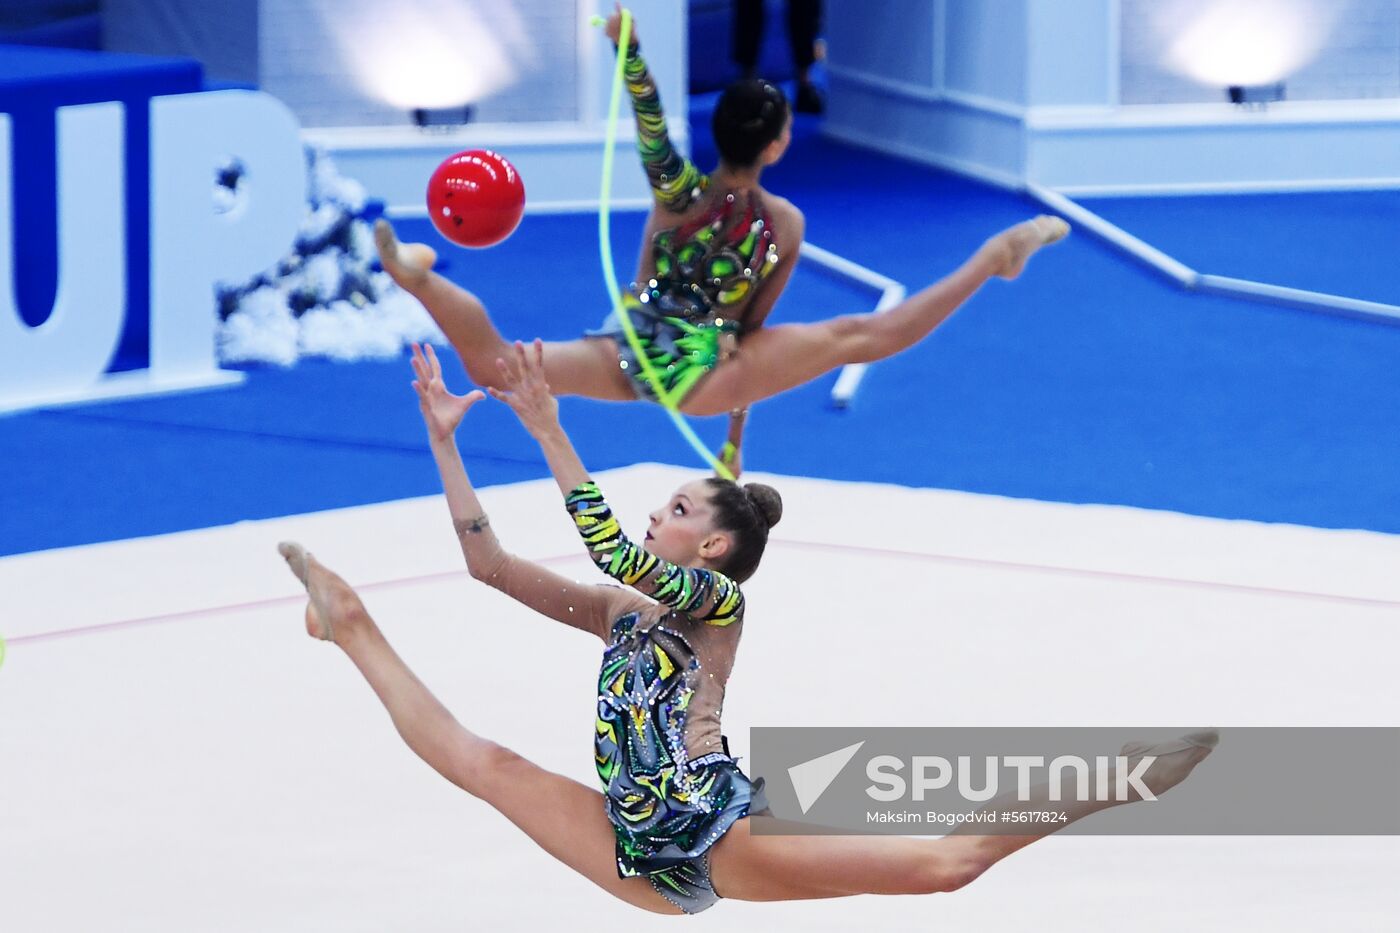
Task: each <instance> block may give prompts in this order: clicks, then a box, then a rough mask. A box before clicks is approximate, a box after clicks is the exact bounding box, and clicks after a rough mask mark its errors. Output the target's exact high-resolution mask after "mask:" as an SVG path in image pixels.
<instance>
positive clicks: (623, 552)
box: [564, 481, 744, 625]
mask: <svg viewBox="0 0 1400 933" xmlns="http://www.w3.org/2000/svg"><path fill="white" fill-rule="evenodd" d="M564 504H565V505H566V506H567V508H568V510H569V514H570V515H572V516H573V519H574V526H575V527H576V528H577V529H578V533H579V535H580V536H581V537H582V538H583V543H584V545H585V546H586V547H587V548H588V556H589V557H591V558H593V562H594V563H595V564H597V565H598V567H599V569H600V570H602V571H603V572H604V573H606V574H607V575H608V576H610V577H612V578H613V579H614V580H617V581H619V582H621V583H625V584H626V585H627V586H630V587H632V588H633V589H635V590H637V591H638V592H640V593H644V594H646V595H647V596H650V597H651V598H652V599H654V600H656V601H657V602H659V603H661V604H662V605H665V606H669V607H670V608H672V609H675V610H676V611H678V612H682V613H684V614H686V615H688V616H690V617H691V618H692V619H697V620H699V621H701V622H707V623H709V624H710V625H729V624H731V623H733V622H737V621H739V620H740V619H741V618H743V615H744V594H743V593H741V592H740V591H739V584H737V583H735V582H734V581H733V580H731V579H729V577H726V576H725V575H724V574H722V573H719V572H717V571H714V570H700V569H693V568H689V567H680V566H677V565H676V564H673V563H671V562H669V561H665V560H662V559H661V558H659V557H657V556H656V555H655V554H651V553H649V552H648V551H646V550H643V549H642V548H640V547H638V546H637V545H635V544H633V543H632V542H631V541H629V540H628V539H627V536H626V535H624V534H623V533H622V528H621V527H620V526H619V525H618V523H617V519H616V518H614V517H613V514H612V509H610V508H608V504H607V502H605V501H604V500H603V494H602V493H601V492H599V490H598V486H597V484H596V483H593V482H592V481H589V482H586V483H581V484H579V485H578V486H575V487H574V488H573V489H572V490H571V491H570V492H569V494H568V495H567V496H565V497H564Z"/></svg>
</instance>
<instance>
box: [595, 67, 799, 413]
mask: <svg viewBox="0 0 1400 933" xmlns="http://www.w3.org/2000/svg"><path fill="white" fill-rule="evenodd" d="M625 72H626V78H627V89H628V91H629V93H630V94H631V96H632V108H633V110H634V111H635V113H636V115H637V146H638V149H639V150H640V151H641V156H642V164H643V166H644V167H645V168H646V173H647V178H648V179H649V181H650V183H651V188H652V192H653V193H654V194H655V196H656V200H657V203H658V204H659V205H660V206H661V207H663V208H665V209H666V210H668V211H672V212H674V213H677V214H680V213H685V212H686V211H687V210H689V209H690V208H691V207H692V206H694V205H695V204H696V203H697V202H703V203H705V205H706V209H705V211H704V212H703V213H701V214H700V215H699V216H697V217H696V218H694V219H693V220H689V221H687V222H685V223H683V224H681V225H679V226H676V227H672V228H669V229H665V230H661V231H659V232H658V233H657V234H656V235H655V236H654V237H653V238H652V242H651V256H652V260H653V263H654V265H655V272H654V274H653V275H652V277H651V278H649V279H648V280H647V281H645V282H634V283H632V285H631V286H630V287H629V289H627V290H626V291H625V292H624V293H623V295H622V296H621V300H622V305H623V309H624V310H625V312H626V313H627V315H628V318H629V320H630V321H631V323H632V327H633V329H634V330H635V331H636V332H637V336H638V338H639V339H640V342H641V345H642V349H643V350H644V352H645V353H646V356H647V359H648V361H649V362H650V363H651V365H652V369H653V371H654V372H655V373H656V375H657V376H658V377H659V380H660V382H661V386H662V390H663V391H664V392H665V393H666V395H667V396H669V397H670V398H672V399H673V400H674V401H676V402H677V403H678V402H679V401H680V399H681V398H682V397H684V395H685V394H686V393H687V392H689V391H690V389H691V388H693V387H694V385H695V383H696V382H698V381H699V380H700V378H701V377H702V376H704V375H705V374H706V373H707V372H709V371H710V370H711V369H713V368H714V367H715V365H716V364H717V363H719V361H720V358H721V354H720V336H721V335H722V334H736V335H737V334H739V333H740V332H741V330H742V328H743V316H744V310H745V307H744V306H745V305H746V303H747V301H748V299H749V298H750V296H751V295H752V293H753V291H754V289H755V288H756V287H757V285H758V284H759V283H760V282H761V281H762V280H763V279H764V278H765V277H766V276H768V275H769V273H771V271H772V270H773V268H774V267H775V266H776V265H777V263H778V258H779V257H778V247H777V245H776V243H774V240H773V229H772V225H771V223H770V221H769V217H768V215H767V213H766V212H765V211H764V208H763V202H762V199H761V198H760V197H759V195H758V193H757V192H753V193H750V194H734V193H726V192H720V191H712V190H710V180H709V177H708V176H705V175H702V174H700V172H699V170H698V169H696V167H695V164H694V163H693V162H691V161H690V160H689V159H687V158H685V157H684V156H682V155H681V154H680V153H679V152H677V151H676V149H675V148H674V147H673V146H672V145H671V140H670V137H669V135H668V134H667V132H666V119H665V117H664V116H663V115H662V112H661V99H660V97H659V96H658V95H657V91H656V83H655V82H654V81H653V80H652V77H651V73H650V72H649V71H648V70H647V66H646V62H644V61H643V60H642V57H641V55H640V54H638V50H637V47H636V46H633V47H632V48H631V50H630V51H629V53H628V56H627V59H626V64H625ZM731 315H733V316H731ZM587 336H590V337H610V338H612V339H613V340H615V341H616V342H617V345H618V365H619V366H621V367H622V369H623V371H624V372H625V373H626V374H627V375H628V377H629V378H630V379H631V380H632V386H633V390H634V391H635V392H636V393H637V395H638V397H639V398H646V399H651V400H653V401H655V400H657V396H656V392H655V390H654V388H653V386H652V384H651V382H650V380H648V379H647V377H646V375H645V374H644V372H643V370H642V366H641V363H640V362H639V360H638V359H637V356H636V353H635V352H634V351H633V349H632V347H631V345H630V344H629V343H628V341H627V336H626V334H625V333H624V331H623V329H622V326H621V324H620V323H619V322H618V320H617V313H616V312H613V313H612V314H610V315H609V316H608V319H607V320H606V321H604V323H603V326H602V327H601V328H599V329H598V330H593V331H588V332H587Z"/></svg>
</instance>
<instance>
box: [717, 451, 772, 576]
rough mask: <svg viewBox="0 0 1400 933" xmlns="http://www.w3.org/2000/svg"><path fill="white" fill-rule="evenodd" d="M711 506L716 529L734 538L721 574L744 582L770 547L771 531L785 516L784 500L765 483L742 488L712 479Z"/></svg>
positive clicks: (730, 482) (726, 481) (735, 484)
mask: <svg viewBox="0 0 1400 933" xmlns="http://www.w3.org/2000/svg"><path fill="white" fill-rule="evenodd" d="M709 484H710V507H711V508H713V509H714V510H715V527H716V528H719V529H720V530H721V531H727V532H729V533H730V534H731V535H733V536H734V547H733V548H732V549H731V550H730V551H729V553H728V554H726V555H725V556H724V560H723V564H722V565H721V566H720V567H719V571H720V573H723V574H724V575H725V576H728V577H731V578H732V579H734V580H737V581H738V582H740V583H743V582H744V581H745V580H747V579H748V578H749V577H751V576H753V574H754V571H755V570H757V569H758V562H759V561H760V560H762V559H763V549H764V548H765V547H767V546H768V529H769V528H772V527H773V526H774V525H776V524H778V520H779V519H780V518H782V517H783V497H782V496H780V495H778V490H776V489H774V488H773V487H772V486H765V485H763V484H762V483H745V484H744V485H743V486H740V485H739V484H738V483H736V482H734V481H733V480H727V479H720V478H719V477H717V476H715V477H711V478H710V479H709Z"/></svg>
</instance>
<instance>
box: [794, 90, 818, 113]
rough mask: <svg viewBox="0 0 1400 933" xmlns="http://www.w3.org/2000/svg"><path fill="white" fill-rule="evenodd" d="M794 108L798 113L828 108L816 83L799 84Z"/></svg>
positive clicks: (816, 111) (815, 111) (814, 111)
mask: <svg viewBox="0 0 1400 933" xmlns="http://www.w3.org/2000/svg"><path fill="white" fill-rule="evenodd" d="M793 109H794V110H796V111H797V112H798V113H821V112H822V111H824V110H826V103H825V102H824V101H823V100H822V95H821V92H820V91H818V90H817V86H816V85H815V84H810V83H809V84H799V85H798V86H797V102H796V103H795V104H794V105H793Z"/></svg>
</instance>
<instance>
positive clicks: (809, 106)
mask: <svg viewBox="0 0 1400 933" xmlns="http://www.w3.org/2000/svg"><path fill="white" fill-rule="evenodd" d="M787 27H788V41H789V42H790V43H791V45H792V65H793V68H795V69H796V70H797V100H796V101H794V103H793V108H794V109H795V110H797V112H798V113H821V112H822V110H823V109H824V107H823V103H822V96H821V93H820V92H819V91H817V88H816V85H814V84H813V83H812V65H813V64H814V63H815V62H816V60H817V35H818V34H819V33H820V32H821V27H822V0H787Z"/></svg>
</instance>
